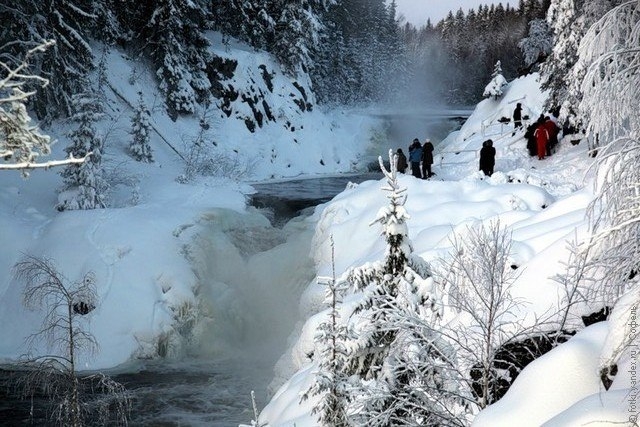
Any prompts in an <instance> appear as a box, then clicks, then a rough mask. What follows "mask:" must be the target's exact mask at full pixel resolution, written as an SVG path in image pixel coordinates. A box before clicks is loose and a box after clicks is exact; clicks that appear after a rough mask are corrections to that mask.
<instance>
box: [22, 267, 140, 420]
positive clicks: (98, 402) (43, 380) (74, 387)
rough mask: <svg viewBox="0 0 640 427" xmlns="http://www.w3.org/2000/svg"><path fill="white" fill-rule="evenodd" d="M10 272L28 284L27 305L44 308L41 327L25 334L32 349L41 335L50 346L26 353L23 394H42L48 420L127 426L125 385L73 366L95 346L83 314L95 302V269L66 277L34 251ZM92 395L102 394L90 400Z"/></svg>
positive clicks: (88, 313) (85, 314)
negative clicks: (75, 277)
mask: <svg viewBox="0 0 640 427" xmlns="http://www.w3.org/2000/svg"><path fill="white" fill-rule="evenodd" d="M13 271H14V277H15V278H16V279H17V280H19V281H22V282H24V283H25V285H26V286H25V290H24V304H25V306H26V307H27V308H29V309H31V310H42V311H44V318H43V322H42V327H41V328H40V329H39V330H38V331H37V332H35V333H34V334H33V335H31V336H30V338H29V343H28V344H29V347H30V350H31V349H33V347H34V345H35V344H36V343H37V342H40V341H43V340H44V341H45V342H46V344H47V345H48V347H49V352H48V353H47V354H46V355H44V356H38V355H35V356H34V355H27V356H26V359H25V362H24V363H25V365H26V367H27V368H28V372H29V373H28V375H27V377H26V379H25V380H24V383H23V384H22V385H23V386H24V393H25V397H30V398H31V399H33V396H34V395H44V396H46V397H47V398H48V399H49V401H50V404H51V405H50V406H51V407H50V414H49V415H50V417H51V421H52V422H53V423H54V424H57V425H62V426H72V427H80V426H83V425H86V421H87V418H88V417H89V416H93V417H95V418H93V419H94V420H97V421H99V422H100V424H101V425H107V424H108V425H127V424H128V417H129V411H130V399H129V395H128V393H127V392H126V390H125V388H124V386H122V384H120V383H118V382H116V381H114V380H112V379H111V378H109V377H108V376H106V375H103V374H100V373H99V374H91V375H86V376H82V375H80V374H79V373H78V371H77V357H78V354H79V353H80V352H88V353H89V354H91V353H93V352H95V351H96V349H97V342H96V340H95V337H94V336H93V335H91V333H89V332H88V331H87V329H86V319H84V318H85V316H87V315H90V313H91V311H93V310H94V309H95V307H96V305H97V304H98V298H97V292H96V287H95V276H94V275H93V273H91V272H89V273H87V274H86V275H84V277H82V278H81V280H79V281H78V282H69V280H68V279H67V278H66V277H64V276H63V275H62V274H61V273H60V272H59V271H58V270H57V269H56V268H55V266H54V264H53V262H52V261H50V260H48V259H41V258H37V257H33V256H27V257H25V258H24V259H23V260H22V261H20V262H18V263H17V264H16V265H15V266H14V269H13ZM95 394H101V398H100V399H92V396H93V395H95ZM90 403H91V404H90ZM94 422H96V421H94Z"/></svg>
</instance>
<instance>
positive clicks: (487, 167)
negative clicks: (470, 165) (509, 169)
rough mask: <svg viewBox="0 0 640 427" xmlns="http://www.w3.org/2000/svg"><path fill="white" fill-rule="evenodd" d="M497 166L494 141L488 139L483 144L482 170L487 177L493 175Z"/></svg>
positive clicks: (481, 154) (481, 153)
mask: <svg viewBox="0 0 640 427" xmlns="http://www.w3.org/2000/svg"><path fill="white" fill-rule="evenodd" d="M495 164H496V149H495V148H494V147H493V141H492V140H490V139H487V140H486V141H485V142H483V143H482V149H481V150H480V170H481V171H482V172H484V174H485V175H486V176H491V175H493V167H494V166H495Z"/></svg>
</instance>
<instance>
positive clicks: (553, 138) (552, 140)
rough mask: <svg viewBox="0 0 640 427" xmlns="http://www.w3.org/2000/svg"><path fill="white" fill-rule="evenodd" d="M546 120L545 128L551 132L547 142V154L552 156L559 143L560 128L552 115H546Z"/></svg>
mask: <svg viewBox="0 0 640 427" xmlns="http://www.w3.org/2000/svg"><path fill="white" fill-rule="evenodd" d="M544 119H545V122H544V128H545V129H546V130H547V133H548V134H549V142H548V143H547V156H550V155H551V153H552V152H553V151H555V147H556V145H558V132H559V131H560V128H558V125H556V124H555V122H554V121H553V120H551V117H549V116H546V117H545V118H544Z"/></svg>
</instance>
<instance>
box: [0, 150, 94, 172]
mask: <svg viewBox="0 0 640 427" xmlns="http://www.w3.org/2000/svg"><path fill="white" fill-rule="evenodd" d="M91 154H93V153H87V154H86V155H85V156H84V157H79V158H75V157H73V155H70V156H69V157H68V158H67V159H64V160H51V161H48V162H44V163H38V162H21V163H4V164H0V170H29V169H49V168H52V167H55V166H65V165H72V164H80V163H84V162H85V160H87V159H88V158H89V156H91ZM1 156H2V153H0V157H1Z"/></svg>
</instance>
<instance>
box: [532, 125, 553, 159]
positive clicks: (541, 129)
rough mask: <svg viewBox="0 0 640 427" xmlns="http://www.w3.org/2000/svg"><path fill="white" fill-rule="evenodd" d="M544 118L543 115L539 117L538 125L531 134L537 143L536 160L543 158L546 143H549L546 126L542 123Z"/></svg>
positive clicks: (545, 151)
mask: <svg viewBox="0 0 640 427" xmlns="http://www.w3.org/2000/svg"><path fill="white" fill-rule="evenodd" d="M544 123H545V120H544V117H540V118H539V119H538V127H537V128H536V131H535V132H534V133H533V135H534V136H535V137H536V142H537V144H538V160H543V159H544V155H545V154H546V153H547V145H548V144H549V131H547V128H546V126H545V125H544Z"/></svg>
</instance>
